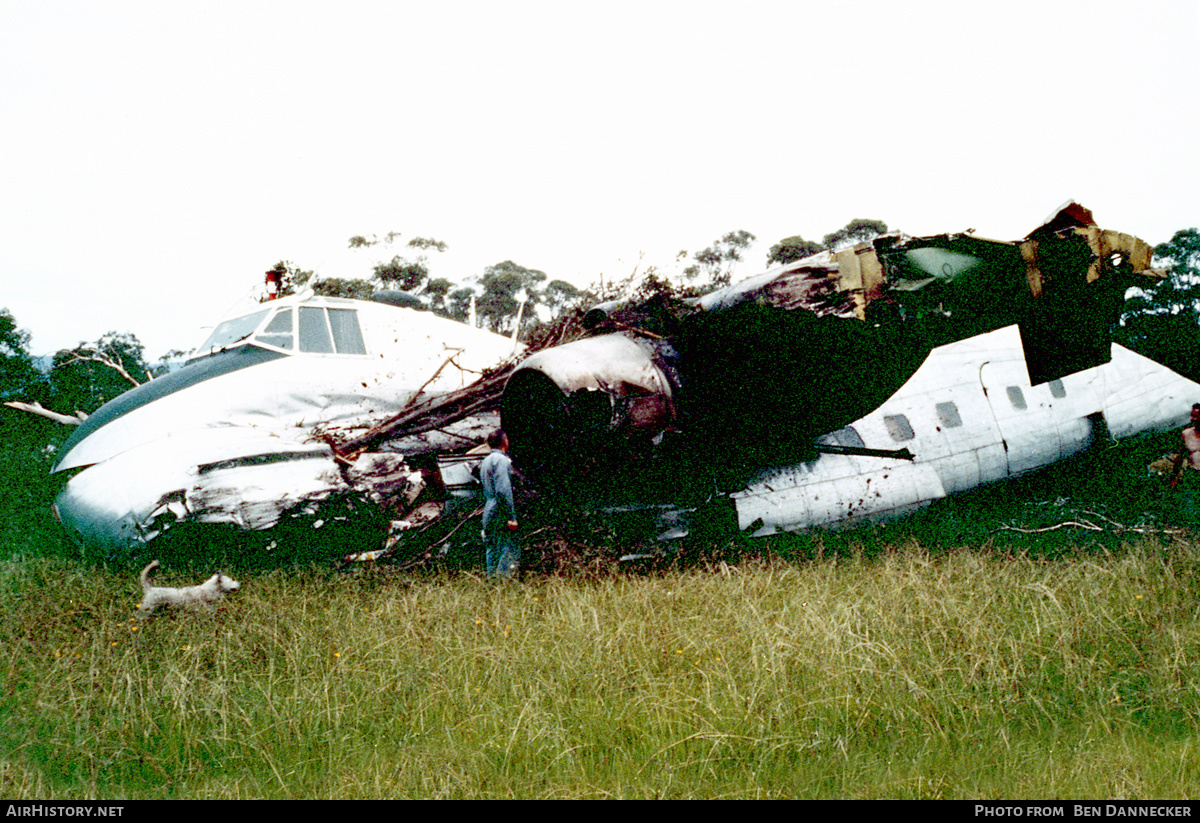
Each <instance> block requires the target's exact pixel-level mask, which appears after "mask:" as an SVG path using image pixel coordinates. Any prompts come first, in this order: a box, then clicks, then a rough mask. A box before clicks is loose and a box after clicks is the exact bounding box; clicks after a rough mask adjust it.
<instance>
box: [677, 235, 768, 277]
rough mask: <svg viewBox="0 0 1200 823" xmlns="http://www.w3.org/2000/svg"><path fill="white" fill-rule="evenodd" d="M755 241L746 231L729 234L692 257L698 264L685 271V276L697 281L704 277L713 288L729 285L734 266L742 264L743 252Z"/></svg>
mask: <svg viewBox="0 0 1200 823" xmlns="http://www.w3.org/2000/svg"><path fill="white" fill-rule="evenodd" d="M754 240H755V237H754V235H753V234H751V233H750V232H748V231H745V230H738V231H731V232H729V233H727V234H726V235H725V236H724V237H722V238H721V239H720V240H717V241H716V242H715V243H713V244H712V245H711V246H709V247H707V248H705V249H702V250H700V251H698V252H696V253H695V254H694V255H692V259H693V260H695V261H696V262H695V263H693V264H692V265H690V266H688V267H687V268H686V269H684V270H683V276H684V277H685V278H687V279H688V280H696V278H698V277H701V276H702V275H703V278H704V279H707V280H708V281H709V282H710V283H711V284H712V285H713V286H726V285H728V284H729V281H730V278H731V277H732V276H733V268H734V266H735V265H736V264H737V263H739V262H741V259H742V252H743V251H745V250H746V248H748V247H749V245H750V244H751V243H753V242H754Z"/></svg>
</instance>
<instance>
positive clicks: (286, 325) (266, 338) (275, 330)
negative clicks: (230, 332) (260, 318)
mask: <svg viewBox="0 0 1200 823" xmlns="http://www.w3.org/2000/svg"><path fill="white" fill-rule="evenodd" d="M254 339H255V340H256V341H258V342H259V343H265V344H266V345H268V346H275V347H277V348H280V349H290V348H292V342H293V340H294V339H295V338H294V335H293V334H292V310H291V309H280V311H279V312H278V313H277V314H276V315H275V316H274V317H272V318H271V322H270V323H268V324H267V327H266V328H265V329H263V330H262V331H260V332H259V333H258V334H256V335H255V336H254Z"/></svg>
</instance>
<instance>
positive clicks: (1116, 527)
mask: <svg viewBox="0 0 1200 823" xmlns="http://www.w3.org/2000/svg"><path fill="white" fill-rule="evenodd" d="M1086 513H1087V514H1091V515H1095V516H1096V517H1099V518H1100V519H1102V520H1104V521H1106V522H1108V523H1109V524H1110V527H1111V530H1112V531H1113V532H1115V533H1116V534H1123V533H1125V532H1132V533H1133V534H1182V533H1183V531H1184V530H1183V529H1167V528H1145V527H1142V526H1126V525H1124V524H1123V523H1118V522H1117V521H1115V520H1111V519H1109V518H1107V517H1104V515H1099V514H1096V513H1095V512H1086ZM1068 526H1074V527H1075V528H1078V529H1085V530H1087V531H1092V532H1102V531H1105V527H1104V526H1097V525H1096V524H1095V523H1092V522H1090V521H1088V520H1082V521H1080V520H1065V521H1063V522H1062V523H1057V524H1055V525H1053V526H1045V527H1043V528H1040V529H1022V528H1020V527H1018V526H1008V525H1005V526H1001V527H1000V529H999V531H1009V532H1019V533H1021V534H1041V533H1043V532H1052V531H1057V530H1059V529H1062V528H1066V527H1068Z"/></svg>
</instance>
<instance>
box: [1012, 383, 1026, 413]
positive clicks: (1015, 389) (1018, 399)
mask: <svg viewBox="0 0 1200 823" xmlns="http://www.w3.org/2000/svg"><path fill="white" fill-rule="evenodd" d="M1007 391H1008V402H1009V403H1012V407H1013V408H1014V409H1016V410H1017V411H1025V409H1026V408H1028V406H1026V405H1025V393H1024V392H1022V391H1021V387H1020V386H1009V387H1008V389H1007Z"/></svg>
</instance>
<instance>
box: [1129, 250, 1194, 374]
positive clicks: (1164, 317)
mask: <svg viewBox="0 0 1200 823" xmlns="http://www.w3.org/2000/svg"><path fill="white" fill-rule="evenodd" d="M1154 263H1155V265H1156V266H1158V267H1160V268H1164V269H1166V271H1167V277H1166V278H1165V279H1164V280H1161V281H1160V282H1159V283H1158V284H1157V285H1156V286H1154V287H1152V288H1149V289H1135V290H1132V292H1131V294H1130V296H1129V299H1128V300H1127V301H1126V303H1125V311H1124V314H1123V315H1122V317H1121V322H1120V325H1119V326H1118V327H1117V329H1116V331H1115V338H1116V341H1117V342H1118V343H1120V344H1122V345H1124V346H1126V347H1127V348H1130V349H1133V350H1134V351H1136V352H1138V353H1139V354H1142V355H1145V356H1146V357H1149V358H1152V359H1153V360H1156V361H1158V362H1159V363H1162V364H1163V365H1165V366H1168V367H1170V368H1172V369H1174V370H1175V371H1177V372H1179V373H1180V374H1182V375H1185V376H1187V377H1189V378H1191V379H1192V380H1200V360H1198V359H1197V357H1196V352H1197V351H1200V230H1197V229H1195V228H1190V229H1181V230H1179V231H1177V232H1175V235H1174V236H1173V237H1172V238H1171V239H1170V240H1169V241H1168V242H1166V243H1162V244H1160V245H1158V246H1156V247H1155V249H1154Z"/></svg>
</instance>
